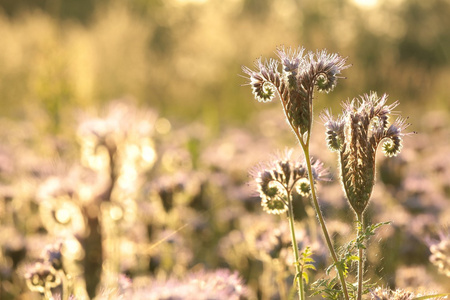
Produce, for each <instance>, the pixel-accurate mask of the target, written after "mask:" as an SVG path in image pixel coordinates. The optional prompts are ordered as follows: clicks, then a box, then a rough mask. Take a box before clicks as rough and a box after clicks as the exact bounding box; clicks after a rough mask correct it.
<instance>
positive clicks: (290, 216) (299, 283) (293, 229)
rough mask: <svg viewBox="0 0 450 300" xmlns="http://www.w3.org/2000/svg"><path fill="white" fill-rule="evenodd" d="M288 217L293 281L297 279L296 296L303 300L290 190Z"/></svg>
mask: <svg viewBox="0 0 450 300" xmlns="http://www.w3.org/2000/svg"><path fill="white" fill-rule="evenodd" d="M287 195H288V202H289V203H288V204H289V206H288V219H289V226H290V229H291V239H292V249H293V250H294V258H295V270H296V274H295V278H294V281H297V284H298V298H299V299H300V300H304V299H305V298H304V294H305V293H304V291H303V276H302V269H301V267H300V264H299V262H300V256H299V254H298V245H297V239H296V238H295V226H294V208H293V205H292V195H291V193H290V191H288V194H287Z"/></svg>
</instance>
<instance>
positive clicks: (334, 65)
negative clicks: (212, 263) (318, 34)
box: [242, 47, 348, 135]
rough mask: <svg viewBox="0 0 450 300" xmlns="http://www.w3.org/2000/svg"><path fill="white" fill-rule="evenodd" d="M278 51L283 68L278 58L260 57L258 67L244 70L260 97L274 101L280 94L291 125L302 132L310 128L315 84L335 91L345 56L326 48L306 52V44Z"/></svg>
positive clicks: (259, 98) (322, 88) (321, 89)
mask: <svg viewBox="0 0 450 300" xmlns="http://www.w3.org/2000/svg"><path fill="white" fill-rule="evenodd" d="M276 53H277V55H278V58H279V59H280V62H281V65H282V67H283V69H282V71H281V72H280V71H279V70H278V66H279V63H278V62H277V61H275V60H268V61H265V62H264V63H263V62H262V60H261V59H259V60H258V61H257V62H256V68H257V70H256V71H253V70H251V69H249V68H247V67H243V68H242V70H243V72H244V73H246V74H247V75H248V76H249V84H250V85H251V86H252V90H253V94H254V95H255V98H256V99H257V100H258V101H261V102H267V101H271V100H272V99H273V98H274V96H275V94H278V96H279V98H280V100H281V103H282V105H283V109H284V111H285V113H286V116H287V119H288V121H289V123H290V124H291V126H292V128H293V129H294V130H295V131H298V132H299V133H301V134H302V135H303V134H305V133H306V132H310V131H311V125H312V99H313V98H314V97H313V96H314V95H313V94H314V89H315V87H317V89H318V90H319V91H321V92H326V93H328V92H330V91H332V90H333V89H334V87H335V86H336V83H337V79H338V78H339V74H340V73H341V71H342V70H344V69H346V68H347V67H348V66H347V65H346V64H345V63H346V58H343V57H341V56H339V55H338V54H328V53H327V52H326V51H325V50H323V51H318V52H308V53H306V54H305V50H304V49H303V48H298V49H296V50H292V49H291V48H289V49H285V48H284V47H281V48H278V49H277V51H276Z"/></svg>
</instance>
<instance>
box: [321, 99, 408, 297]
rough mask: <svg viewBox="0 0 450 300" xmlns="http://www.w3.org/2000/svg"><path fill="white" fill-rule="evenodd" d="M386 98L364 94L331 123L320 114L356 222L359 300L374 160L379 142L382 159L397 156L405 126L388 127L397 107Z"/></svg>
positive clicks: (401, 122)
mask: <svg viewBox="0 0 450 300" xmlns="http://www.w3.org/2000/svg"><path fill="white" fill-rule="evenodd" d="M386 102H387V95H383V96H382V97H378V96H377V94H376V93H374V92H372V93H370V94H365V95H363V96H362V97H360V98H359V99H353V100H352V101H351V102H347V103H345V104H344V110H343V113H342V115H340V116H339V117H337V118H336V119H334V118H333V117H332V116H331V113H330V111H326V112H325V113H324V114H322V119H323V120H324V121H325V127H326V128H327V145H328V147H329V148H330V150H332V151H336V152H338V153H339V163H340V171H341V182H342V185H343V187H344V191H345V194H346V196H347V199H348V202H349V204H350V206H351V208H352V209H353V211H354V212H355V214H356V219H357V224H358V225H357V248H358V292H357V299H358V300H360V299H361V298H362V292H363V269H364V249H365V247H364V244H363V242H364V238H363V228H364V222H363V213H364V211H365V209H366V207H367V205H368V203H369V200H370V196H371V194H372V190H373V186H374V184H375V156H376V151H377V149H378V146H379V145H380V143H381V142H383V146H382V148H383V152H384V154H385V155H386V156H388V157H391V156H395V155H397V154H398V153H399V152H400V150H401V148H402V137H403V136H404V135H405V134H404V130H405V129H406V127H407V126H408V125H409V124H407V123H406V122H405V119H403V118H397V120H395V121H394V122H393V123H392V124H391V125H389V124H388V120H389V116H390V115H391V114H392V111H393V109H394V108H395V107H396V106H397V105H398V104H399V103H398V101H396V102H394V103H393V104H391V105H387V104H386Z"/></svg>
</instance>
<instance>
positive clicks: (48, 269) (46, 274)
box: [25, 262, 61, 294]
mask: <svg viewBox="0 0 450 300" xmlns="http://www.w3.org/2000/svg"><path fill="white" fill-rule="evenodd" d="M25 279H26V283H27V286H28V288H29V289H30V290H31V291H35V292H39V293H41V294H44V293H46V292H47V291H49V290H50V289H51V288H55V287H57V286H59V285H60V284H61V278H60V277H59V275H58V274H57V272H56V270H55V269H54V268H53V267H52V265H51V264H49V263H41V262H37V263H35V264H33V265H31V266H30V267H29V269H28V270H27V272H26V273H25Z"/></svg>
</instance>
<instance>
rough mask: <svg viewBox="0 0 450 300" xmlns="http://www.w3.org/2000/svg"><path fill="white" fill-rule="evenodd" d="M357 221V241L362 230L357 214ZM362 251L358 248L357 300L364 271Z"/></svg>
mask: <svg viewBox="0 0 450 300" xmlns="http://www.w3.org/2000/svg"><path fill="white" fill-rule="evenodd" d="M357 219H358V223H357V224H358V225H357V226H358V233H357V240H359V239H360V236H361V234H362V230H363V216H362V213H361V214H357ZM363 255H364V249H363V247H359V248H358V257H359V260H358V297H357V300H361V299H362V289H363V270H364V256H363Z"/></svg>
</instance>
